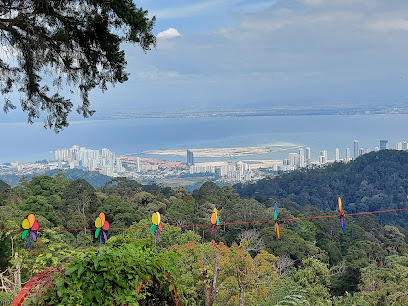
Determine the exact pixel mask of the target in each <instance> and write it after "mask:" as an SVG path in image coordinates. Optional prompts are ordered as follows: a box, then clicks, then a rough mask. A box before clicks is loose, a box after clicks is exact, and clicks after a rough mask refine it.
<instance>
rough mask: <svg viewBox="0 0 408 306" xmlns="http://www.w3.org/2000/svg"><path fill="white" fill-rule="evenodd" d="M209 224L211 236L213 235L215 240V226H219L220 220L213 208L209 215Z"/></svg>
mask: <svg viewBox="0 0 408 306" xmlns="http://www.w3.org/2000/svg"><path fill="white" fill-rule="evenodd" d="M211 224H212V225H213V226H212V229H211V235H212V234H213V233H214V238H215V236H216V234H217V228H216V227H215V226H216V225H219V224H220V219H218V213H217V209H216V208H214V212H213V213H212V215H211Z"/></svg>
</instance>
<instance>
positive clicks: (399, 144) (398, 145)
mask: <svg viewBox="0 0 408 306" xmlns="http://www.w3.org/2000/svg"><path fill="white" fill-rule="evenodd" d="M395 148H396V149H397V150H402V141H400V142H397V144H396V145H395Z"/></svg>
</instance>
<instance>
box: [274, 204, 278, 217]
mask: <svg viewBox="0 0 408 306" xmlns="http://www.w3.org/2000/svg"><path fill="white" fill-rule="evenodd" d="M274 208H275V215H274V218H275V221H276V220H277V219H278V204H276V203H275V207H274Z"/></svg>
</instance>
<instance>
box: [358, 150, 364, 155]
mask: <svg viewBox="0 0 408 306" xmlns="http://www.w3.org/2000/svg"><path fill="white" fill-rule="evenodd" d="M363 154H364V148H360V149H358V156H361V155H363Z"/></svg>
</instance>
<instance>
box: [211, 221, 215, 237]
mask: <svg viewBox="0 0 408 306" xmlns="http://www.w3.org/2000/svg"><path fill="white" fill-rule="evenodd" d="M214 227H215V224H213V226H212V229H211V235H212V234H213V233H214Z"/></svg>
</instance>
